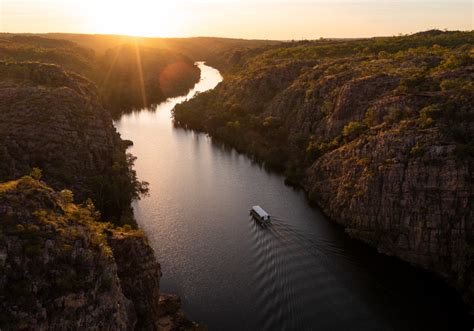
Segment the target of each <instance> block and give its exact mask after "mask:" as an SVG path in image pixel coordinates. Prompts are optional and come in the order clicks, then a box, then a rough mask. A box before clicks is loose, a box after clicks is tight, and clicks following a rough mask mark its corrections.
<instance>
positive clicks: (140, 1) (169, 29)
mask: <svg viewBox="0 0 474 331" xmlns="http://www.w3.org/2000/svg"><path fill="white" fill-rule="evenodd" d="M91 7H92V8H91V9H92V12H91V14H90V16H91V17H90V19H91V20H92V21H93V24H94V25H95V26H96V29H97V33H104V34H123V35H131V36H143V37H153V36H160V37H163V36H164V37H167V36H168V37H169V36H174V35H177V34H178V33H179V28H180V25H181V24H182V20H180V17H179V12H178V10H177V8H176V7H175V6H174V5H173V4H172V3H168V2H167V3H164V2H163V1H148V0H135V1H130V0H102V1H100V2H97V3H96V4H94V6H91ZM180 21H181V23H180Z"/></svg>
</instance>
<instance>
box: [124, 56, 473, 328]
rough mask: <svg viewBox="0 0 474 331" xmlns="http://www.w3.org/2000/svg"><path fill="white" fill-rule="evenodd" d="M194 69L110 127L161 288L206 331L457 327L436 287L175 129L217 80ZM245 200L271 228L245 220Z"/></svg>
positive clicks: (451, 300)
mask: <svg viewBox="0 0 474 331" xmlns="http://www.w3.org/2000/svg"><path fill="white" fill-rule="evenodd" d="M200 67H201V70H202V80H201V82H200V83H198V84H197V85H196V87H195V89H194V90H193V91H191V92H190V93H189V94H188V95H187V96H186V97H181V98H174V99H170V100H168V101H167V102H165V103H162V104H160V105H159V106H158V107H156V109H154V110H153V111H148V110H143V111H141V112H139V113H133V114H127V115H125V116H123V117H122V118H121V120H120V121H118V122H117V123H116V126H117V128H118V130H119V131H120V133H121V134H122V136H123V137H124V138H126V139H130V140H132V141H133V142H134V146H133V147H132V149H131V152H132V153H133V154H135V155H136V156H137V157H138V160H137V162H136V170H137V173H138V175H139V177H140V179H142V180H146V181H148V182H149V183H150V196H149V197H147V198H145V199H143V200H141V201H139V202H138V203H136V204H135V206H134V208H135V215H136V217H137V220H138V222H139V224H140V226H141V227H142V228H143V229H144V230H145V231H146V233H147V235H148V236H149V239H150V243H151V244H152V246H153V247H154V249H155V252H156V255H157V258H158V259H159V261H160V263H161V265H162V270H163V278H162V282H161V288H162V290H163V291H165V292H166V291H167V292H177V293H179V294H180V295H181V296H182V300H183V303H184V308H185V310H186V311H187V312H188V313H189V314H190V316H191V317H193V318H196V319H201V320H204V322H206V323H207V324H208V325H209V327H210V329H211V330H280V329H286V330H311V329H313V330H354V329H356V330H400V329H412V330H413V329H415V330H447V329H462V328H464V329H469V328H467V325H468V322H467V315H466V314H465V311H464V308H463V306H462V304H461V302H460V300H459V298H458V297H457V296H456V295H455V294H454V293H453V291H451V290H449V289H448V288H447V287H446V286H444V285H443V284H442V283H441V282H439V281H437V280H435V279H433V278H432V277H431V276H429V275H427V274H426V273H423V272H420V271H419V270H415V269H414V268H411V267H409V266H408V265H407V264H406V263H401V262H399V261H398V260H396V259H393V258H389V257H386V256H383V255H380V254H377V253H376V251H375V250H374V249H372V248H369V247H367V246H365V245H364V244H361V243H360V242H358V241H355V240H352V239H351V238H349V237H348V236H346V235H345V234H344V231H343V229H342V228H341V227H340V226H338V225H336V224H334V223H333V222H330V221H328V220H327V219H326V218H325V217H324V216H323V215H322V214H321V213H320V212H319V211H318V210H317V209H314V208H311V207H310V206H309V205H308V204H307V201H306V198H305V195H304V194H303V193H302V192H301V191H298V190H294V189H292V188H289V187H287V186H285V185H284V182H283V179H282V178H281V177H280V176H279V175H277V174H275V173H272V172H269V171H266V170H265V169H263V167H262V166H261V165H260V164H258V163H256V162H254V161H252V160H250V159H249V158H247V157H245V156H243V155H241V154H238V153H237V152H235V150H233V149H231V148H229V147H228V146H225V145H223V144H220V143H216V142H214V141H213V140H212V139H211V138H209V137H208V136H206V135H205V134H201V133H196V132H193V131H189V130H185V129H183V128H175V127H174V126H173V123H172V121H171V109H172V108H173V107H174V105H175V104H176V103H178V102H182V101H184V100H185V99H186V98H188V97H191V96H192V95H194V93H196V92H197V91H205V90H207V89H211V88H213V87H214V86H215V85H216V84H218V83H219V82H220V81H221V79H222V78H221V76H220V74H219V73H218V72H217V70H214V69H212V68H210V67H208V66H205V65H204V64H202V63H201V64H200ZM255 204H259V205H261V206H263V207H264V208H265V209H266V210H268V211H269V212H270V213H271V214H272V215H273V216H274V217H275V220H274V224H273V226H271V227H270V228H268V229H262V228H260V227H258V226H257V225H256V224H255V222H253V221H251V220H250V219H249V217H248V209H249V208H250V206H252V205H255Z"/></svg>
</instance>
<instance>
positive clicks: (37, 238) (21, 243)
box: [0, 177, 136, 330]
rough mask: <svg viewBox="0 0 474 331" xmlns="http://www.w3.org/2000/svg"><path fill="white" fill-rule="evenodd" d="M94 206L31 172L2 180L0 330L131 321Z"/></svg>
mask: <svg viewBox="0 0 474 331" xmlns="http://www.w3.org/2000/svg"><path fill="white" fill-rule="evenodd" d="M94 213H95V211H94V210H93V209H92V207H89V208H81V207H79V206H76V205H73V204H71V203H70V201H69V198H68V197H67V194H65V193H64V192H63V194H61V193H57V192H54V191H53V190H52V189H50V188H49V187H47V186H45V185H44V184H42V183H40V182H38V181H35V180H33V179H32V178H30V177H24V178H22V179H20V180H18V181H14V182H7V183H5V184H2V185H1V186H0V220H1V221H0V229H1V239H0V256H1V270H2V273H1V278H0V279H1V281H0V296H1V297H2V300H1V306H2V307H1V319H0V328H2V330H17V329H34V330H51V329H71V328H72V329H116V330H128V329H133V327H134V325H135V323H136V316H135V312H134V307H133V304H132V302H131V301H130V300H129V299H127V297H126V296H125V295H124V294H123V291H122V288H121V284H120V279H119V277H118V275H117V264H116V263H115V261H114V256H113V254H112V251H111V249H110V247H109V246H107V245H106V240H105V238H104V235H103V234H102V229H103V228H104V226H103V224H99V223H95V217H96V216H95V215H94Z"/></svg>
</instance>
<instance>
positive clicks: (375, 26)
mask: <svg viewBox="0 0 474 331" xmlns="http://www.w3.org/2000/svg"><path fill="white" fill-rule="evenodd" d="M472 9H473V6H472V3H471V1H466V0H460V1H456V2H454V3H452V2H450V1H448V0H440V1H432V0H413V1H410V0H397V1H390V0H386V1H378V2H377V1H374V0H367V1H357V0H355V1H354V0H338V1H335V2H332V3H330V2H328V1H320V0H313V1H311V0H303V1H298V2H297V3H291V2H289V1H276V2H270V1H269V0H260V1H258V2H256V3H250V2H249V1H248V0H235V1H230V2H227V1H222V0H221V1H201V0H178V1H175V2H173V3H172V4H169V3H166V4H164V3H162V2H158V3H156V2H153V3H150V2H149V1H144V0H141V1H138V2H137V1H135V2H133V3H131V2H129V1H126V0H119V1H115V2H113V3H112V2H111V1H109V0H106V1H101V2H99V3H94V2H93V1H92V0H86V1H82V2H79V1H76V0H69V1H60V0H19V1H12V0H6V1H3V2H2V3H1V4H0V32H2V33H33V34H46V33H66V34H88V35H90V34H96V35H120V36H130V37H144V38H194V37H215V38H235V39H260V40H281V41H285V40H303V39H310V40H314V39H319V38H334V39H344V38H348V39H357V38H371V37H389V36H395V35H405V34H413V33H416V32H420V31H427V30H432V29H438V30H460V31H470V30H472V29H473V22H472ZM229 17H232V19H228V18H229ZM124 21H126V22H129V23H130V24H124ZM401 21H404V22H403V23H401ZM282 22H285V24H281V23H282ZM341 22H345V23H343V24H341ZM288 25H291V29H289V28H288ZM216 31H218V32H216Z"/></svg>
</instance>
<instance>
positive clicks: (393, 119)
mask: <svg viewBox="0 0 474 331" xmlns="http://www.w3.org/2000/svg"><path fill="white" fill-rule="evenodd" d="M401 117H402V112H401V111H400V109H398V108H397V107H390V109H389V110H388V114H387V115H385V116H384V117H383V120H384V122H387V123H390V124H393V123H397V122H399V121H400V119H401Z"/></svg>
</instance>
